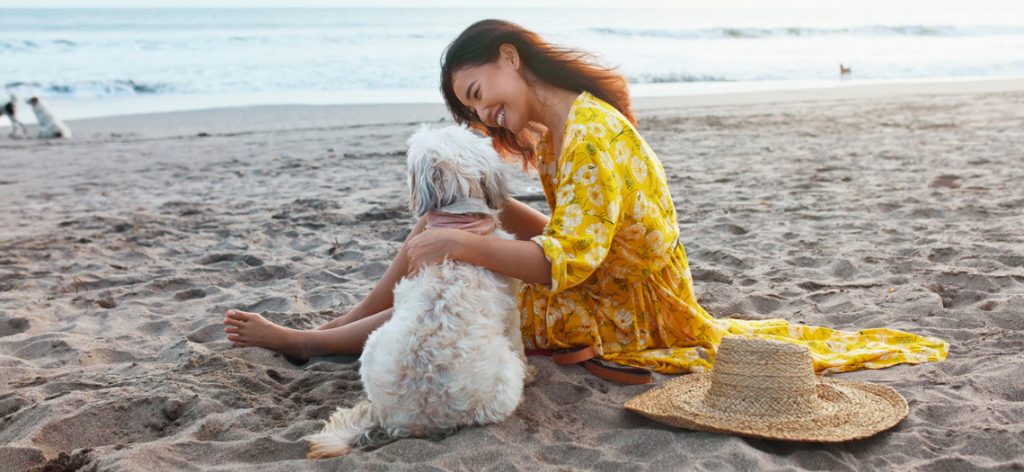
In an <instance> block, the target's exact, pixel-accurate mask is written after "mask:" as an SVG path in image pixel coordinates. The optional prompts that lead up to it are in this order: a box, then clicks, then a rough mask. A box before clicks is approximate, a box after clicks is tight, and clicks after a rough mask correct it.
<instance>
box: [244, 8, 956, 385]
mask: <svg viewBox="0 0 1024 472" xmlns="http://www.w3.org/2000/svg"><path fill="white" fill-rule="evenodd" d="M587 58H588V56H587V55H586V54H584V53H581V52H579V51H573V50H566V49H562V48H558V47H556V46H553V45H551V44H548V43H546V42H545V41H544V40H543V39H542V38H541V37H540V36H538V35H537V34H535V33H532V32H530V31H527V30H525V29H523V28H522V27H520V26H518V25H515V24H512V23H508V22H504V21H499V20H484V21H480V22H478V23H475V24H473V25H472V26H470V27H469V28H467V29H466V30H465V31H464V32H463V33H462V34H461V35H460V36H459V37H458V38H457V39H455V41H454V42H452V44H451V45H449V47H448V49H447V50H446V52H445V55H444V60H443V64H442V70H441V91H442V93H443V94H444V98H445V101H446V103H447V105H448V108H449V110H450V111H451V113H452V115H453V117H454V119H455V121H457V122H459V123H465V124H468V125H470V126H474V127H476V128H479V129H482V130H484V131H486V132H487V133H488V134H489V135H491V136H492V137H493V140H494V145H495V147H496V148H497V149H498V150H499V151H500V152H502V153H503V154H505V155H511V156H518V157H519V158H520V159H521V160H522V163H523V165H524V167H529V166H533V167H536V168H537V170H538V173H539V176H540V179H541V183H542V186H543V188H544V193H545V197H546V199H547V202H548V205H549V207H550V209H551V218H550V219H549V218H547V217H545V216H544V215H543V214H541V213H540V212H537V211H535V210H533V209H532V208H530V207H528V206H526V205H524V204H522V203H520V202H517V201H515V200H512V201H509V202H508V204H507V206H506V208H505V210H504V211H503V212H502V214H501V223H502V226H503V228H504V229H505V230H507V231H509V232H510V233H513V234H515V235H516V237H517V240H514V241H498V240H494V239H491V238H485V237H482V236H478V235H475V234H471V233H468V232H463V231H459V230H454V229H431V230H428V231H424V222H423V221H420V222H419V223H418V224H417V225H416V227H415V228H414V229H413V231H412V232H411V233H410V235H409V237H408V238H407V239H406V242H405V244H404V245H403V246H402V248H401V250H400V251H399V253H398V255H397V256H396V257H395V259H394V261H393V262H392V263H391V266H390V267H389V269H388V271H387V272H386V273H385V274H384V276H383V278H382V280H381V281H380V282H379V283H378V284H377V286H376V287H375V288H374V289H373V290H372V291H371V292H370V294H369V295H368V296H367V297H366V299H364V300H363V301H362V302H361V303H359V304H358V305H357V306H356V307H355V308H353V309H352V310H351V311H349V312H348V313H346V314H345V315H343V316H341V317H339V318H337V319H335V320H333V321H331V322H329V323H327V324H325V325H323V326H321V327H319V328H317V329H315V330H308V331H299V330H292V329H289V328H284V327H281V326H278V325H275V324H273V323H270V322H269V321H267V320H265V319H263V318H262V317H261V316H259V315H257V314H254V313H245V312H240V311H237V310H229V311H228V313H227V316H226V318H225V324H226V325H227V326H226V328H225V332H227V333H228V339H229V340H231V341H232V342H234V343H235V344H236V345H238V346H250V345H255V346H263V347H268V348H271V349H275V350H278V351H281V352H284V353H286V354H290V355H294V356H298V357H311V356H315V355H325V354H358V353H359V352H360V351H361V349H362V346H363V343H364V342H365V340H366V337H367V336H368V335H369V333H370V332H372V331H373V330H374V329H375V328H377V327H378V326H380V325H381V324H383V323H384V322H385V321H387V320H388V318H389V317H390V314H391V311H390V309H391V305H392V301H393V300H392V298H391V292H392V289H393V288H394V285H395V283H396V282H397V281H398V280H399V279H401V278H402V277H404V276H405V275H407V274H409V273H411V272H413V271H415V270H416V269H417V268H418V267H421V266H423V265H425V264H434V263H438V262H439V261H441V260H443V259H445V258H450V259H456V260H461V261H465V262H468V263H471V264H477V265H480V266H483V267H486V268H488V269H490V270H493V271H495V272H499V273H502V274H505V275H509V276H512V277H515V278H517V279H520V280H522V281H524V282H526V283H524V284H523V287H522V289H521V291H520V294H519V306H520V312H521V316H522V335H523V341H524V344H525V345H526V346H527V347H528V348H545V349H561V348H572V347H580V346H591V347H592V349H593V351H594V353H595V354H596V355H597V357H599V358H601V359H604V360H606V361H611V362H615V363H618V364H623V365H628V366H636V367H645V368H650V369H653V370H656V371H658V372H662V373H681V372H694V371H703V370H705V369H708V368H709V367H710V366H711V364H712V363H713V360H714V354H715V350H716V348H717V346H718V344H719V342H720V341H721V339H722V337H723V336H728V335H732V334H741V335H749V336H756V337H763V338H769V339H776V340H782V341H787V342H795V343H801V344H805V345H807V346H808V347H809V348H810V349H811V351H812V354H813V356H814V359H815V369H816V370H819V371H822V370H829V371H847V370H854V369H859V368H865V367H866V368H881V367H887V366H890V365H894V364H897V363H902V362H909V363H918V362H926V361H937V360H942V359H945V357H946V352H947V345H946V343H945V342H944V341H941V340H937V339H931V338H925V337H921V336H917V335H913V334H909V333H904V332H900V331H896V330H889V329H872V330H865V331H859V332H856V333H853V332H841V331H834V330H831V329H828V328H817V327H808V326H799V325H790V324H789V323H787V322H785V321H784V320H759V321H748V320H732V319H723V320H716V319H714V318H712V317H711V316H710V315H708V314H707V313H706V312H705V311H704V310H703V309H702V308H701V307H700V305H698V303H697V300H696V297H695V296H694V293H693V281H692V279H691V277H690V271H689V268H688V265H687V261H686V253H685V251H684V249H683V245H682V244H681V243H680V241H679V239H678V236H679V229H678V226H677V220H676V212H675V207H674V206H673V203H672V199H671V197H670V196H669V190H668V185H667V183H666V177H665V172H664V170H663V168H662V166H661V163H660V161H659V160H658V158H657V156H655V154H654V152H653V151H652V150H651V148H650V147H649V146H648V145H647V143H646V142H645V141H644V140H643V138H642V137H641V136H640V135H639V133H638V132H637V130H636V127H635V126H636V120H635V119H634V118H633V115H632V112H631V110H630V98H629V94H628V91H627V84H626V81H625V79H624V78H622V76H621V75H619V74H617V73H615V72H614V71H613V70H609V69H603V68H600V67H596V66H594V65H593V64H592V63H590V62H588V61H587Z"/></svg>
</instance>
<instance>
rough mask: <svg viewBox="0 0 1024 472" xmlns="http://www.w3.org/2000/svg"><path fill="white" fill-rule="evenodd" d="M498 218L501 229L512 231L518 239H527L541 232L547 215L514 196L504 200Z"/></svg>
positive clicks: (546, 220) (546, 221)
mask: <svg viewBox="0 0 1024 472" xmlns="http://www.w3.org/2000/svg"><path fill="white" fill-rule="evenodd" d="M498 219H500V220H501V229H503V230H505V231H508V232H509V233H512V235H514V236H515V237H516V239H518V240H520V241H529V240H530V238H532V237H534V236H537V235H539V234H541V232H543V231H544V226H546V225H547V224H548V217H547V216H545V215H544V214H543V213H541V212H539V211H537V210H534V209H533V207H531V206H529V205H527V204H525V203H523V202H520V201H519V200H516V199H514V198H509V199H508V200H505V207H504V208H503V209H502V210H501V214H500V215H498Z"/></svg>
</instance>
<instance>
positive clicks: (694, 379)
mask: <svg viewBox="0 0 1024 472" xmlns="http://www.w3.org/2000/svg"><path fill="white" fill-rule="evenodd" d="M625 406H626V409H628V410H630V411H632V412H635V413H639V414H641V415H644V416H646V417H648V418H651V419H653V420H656V421H660V422H662V423H666V424H669V425H672V426H678V427H681V428H687V429H697V430H703V431H716V432H720V433H731V434H738V435H741V436H752V437H757V438H763V439H777V440H784V441H801V442H841V441H850V440H853V439H862V438H866V437H868V436H871V435H874V434H876V433H879V432H881V431H884V430H886V429H889V428H892V427H893V426H896V424H897V423H899V422H900V420H902V419H903V418H905V417H906V416H907V413H908V412H909V409H908V408H907V401H906V400H905V399H904V398H903V396H901V395H900V394H899V393H898V392H896V391H895V390H893V389H892V388H890V387H886V386H884V385H876V384H870V383H865V382H856V381H852V380H835V379H828V378H819V377H818V376H816V375H815V374H814V366H813V361H812V359H811V351H810V350H809V349H807V347H806V346H801V345H799V344H789V343H782V342H777V341H768V340H763V339H754V338H745V337H741V336H729V337H726V338H723V339H722V343H721V345H720V346H719V348H718V355H717V358H716V360H715V365H714V368H712V369H711V372H709V373H699V374H690V375H686V376H682V377H677V378H675V379H672V380H670V381H669V382H667V383H666V384H665V386H664V387H662V388H659V389H655V390H650V391H647V392H646V393H643V394H641V395H639V396H637V397H635V398H633V399H632V400H630V401H628V402H626V405H625Z"/></svg>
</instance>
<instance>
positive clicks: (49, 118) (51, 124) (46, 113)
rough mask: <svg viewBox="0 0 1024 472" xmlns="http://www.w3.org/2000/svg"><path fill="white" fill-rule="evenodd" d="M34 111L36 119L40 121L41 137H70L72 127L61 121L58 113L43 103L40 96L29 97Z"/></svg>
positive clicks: (29, 102)
mask: <svg viewBox="0 0 1024 472" xmlns="http://www.w3.org/2000/svg"><path fill="white" fill-rule="evenodd" d="M28 104H29V105H30V106H32V111H33V112H35V114H36V121H38V122H39V137H40V138H70V137H71V129H70V128H68V127H67V125H65V124H64V122H63V121H60V119H59V118H57V116H56V115H54V114H53V112H52V111H50V109H49V108H48V107H47V106H46V104H45V103H43V101H42V99H40V98H39V97H32V98H30V99H28Z"/></svg>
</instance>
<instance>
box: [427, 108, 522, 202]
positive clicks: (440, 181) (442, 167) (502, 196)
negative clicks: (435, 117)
mask: <svg viewBox="0 0 1024 472" xmlns="http://www.w3.org/2000/svg"><path fill="white" fill-rule="evenodd" d="M408 144H409V191H410V198H409V209H410V210H412V212H413V213H415V214H416V216H422V215H423V214H424V213H426V212H428V211H430V210H439V209H441V208H443V207H446V206H449V205H453V204H456V203H459V202H470V201H483V202H484V203H485V204H486V205H487V208H488V209H490V210H492V211H496V210H500V209H501V208H502V206H503V205H504V204H505V200H506V199H507V198H508V196H509V189H508V184H507V183H506V181H505V170H504V166H505V165H504V164H503V163H502V162H501V158H500V157H499V156H498V152H497V151H495V150H494V146H493V145H492V144H491V138H488V137H484V136H481V135H479V134H476V132H474V131H470V129H469V128H467V127H465V126H448V127H445V128H439V129H431V128H430V127H429V126H428V125H423V126H422V127H421V128H420V129H419V130H418V131H417V132H416V133H414V134H413V135H412V137H410V138H409V143H408Z"/></svg>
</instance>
